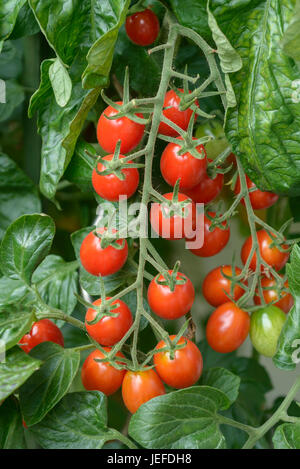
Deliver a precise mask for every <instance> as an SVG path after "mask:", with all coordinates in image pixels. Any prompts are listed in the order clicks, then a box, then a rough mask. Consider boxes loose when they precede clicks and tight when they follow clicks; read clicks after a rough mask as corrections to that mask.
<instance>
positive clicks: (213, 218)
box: [205, 210, 229, 231]
mask: <svg viewBox="0 0 300 469" xmlns="http://www.w3.org/2000/svg"><path fill="white" fill-rule="evenodd" d="M205 216H206V218H208V220H210V222H211V224H210V227H209V231H214V229H215V228H220V230H223V231H226V230H228V228H229V225H228V221H227V219H225V220H223V216H222V215H221V213H220V212H218V211H216V212H210V211H209V210H206V211H205Z"/></svg>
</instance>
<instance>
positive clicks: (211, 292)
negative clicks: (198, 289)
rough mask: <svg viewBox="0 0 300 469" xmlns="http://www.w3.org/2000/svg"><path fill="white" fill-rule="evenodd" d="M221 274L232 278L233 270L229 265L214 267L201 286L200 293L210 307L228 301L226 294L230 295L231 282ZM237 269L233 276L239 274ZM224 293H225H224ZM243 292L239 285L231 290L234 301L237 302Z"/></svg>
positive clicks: (239, 270) (239, 271)
mask: <svg viewBox="0 0 300 469" xmlns="http://www.w3.org/2000/svg"><path fill="white" fill-rule="evenodd" d="M222 272H223V273H224V274H225V275H228V276H230V277H232V274H233V270H232V267H231V266H230V265H222V266H220V267H216V268H215V269H213V270H212V271H210V272H209V273H208V274H207V275H206V277H205V279H204V282H203V284H202V292H203V296H204V298H205V299H206V301H207V302H208V303H209V304H210V305H212V306H215V307H217V306H220V305H222V304H223V303H227V302H228V301H230V299H229V298H228V296H227V295H226V293H228V294H230V287H231V280H230V279H228V278H226V277H224V276H223V275H222ZM241 272H242V271H241V269H240V268H239V267H236V268H235V275H236V276H237V275H239V274H240V273H241ZM225 292H226V293H225ZM244 293H245V290H244V289H243V288H242V287H240V286H239V285H235V287H234V290H233V296H234V301H237V300H238V299H239V298H240V297H241V296H242V295H243V294H244Z"/></svg>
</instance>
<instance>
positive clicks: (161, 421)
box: [129, 386, 230, 449]
mask: <svg viewBox="0 0 300 469" xmlns="http://www.w3.org/2000/svg"><path fill="white" fill-rule="evenodd" d="M229 405H230V400H229V399H228V397H227V396H226V394H224V393H223V392H221V391H219V390H218V389H214V388H210V387H208V386H195V387H192V388H187V389H182V390H179V391H175V392H171V393H168V394H165V395H164V396H159V397H156V398H154V399H151V400H150V401H148V402H146V403H145V404H143V405H142V406H141V407H140V408H139V409H138V411H137V412H136V413H135V414H134V415H133V416H132V418H131V421H130V424H129V435H130V436H131V437H132V438H133V439H134V440H136V441H137V442H138V443H139V444H140V445H142V446H143V447H144V448H151V449H156V448H164V449H183V448H184V449H213V448H224V447H225V439H224V436H223V435H222V433H221V432H220V429H219V424H218V414H217V412H218V410H222V409H225V408H227V407H229Z"/></svg>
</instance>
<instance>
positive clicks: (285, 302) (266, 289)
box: [254, 277, 294, 314]
mask: <svg viewBox="0 0 300 469" xmlns="http://www.w3.org/2000/svg"><path fill="white" fill-rule="evenodd" d="M261 286H262V288H263V296H264V299H265V302H266V303H267V304H268V303H271V302H273V301H276V303H274V306H277V308H279V309H281V310H282V311H284V312H285V313H286V314H287V313H288V312H289V311H290V309H291V308H292V306H293V304H294V298H293V296H292V295H291V294H290V293H287V292H285V291H283V292H282V296H281V299H279V294H278V291H277V290H276V280H275V278H274V277H270V278H268V277H263V278H262V279H261ZM284 286H285V288H286V289H288V288H289V283H288V281H286V282H285V283H284ZM272 287H274V289H272ZM277 300H278V301H277ZM254 303H255V304H256V305H260V304H261V299H260V296H259V295H258V290H256V296H255V297H254Z"/></svg>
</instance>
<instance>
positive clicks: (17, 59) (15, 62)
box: [0, 41, 23, 110]
mask: <svg viewBox="0 0 300 469" xmlns="http://www.w3.org/2000/svg"><path fill="white" fill-rule="evenodd" d="M22 69H23V49H22V47H21V44H20V43H19V42H18V41H5V43H4V45H3V49H2V52H1V54H0V77H1V78H3V80H9V79H10V78H18V76H19V75H20V74H21V73H22ZM2 109H3V110H4V107H2Z"/></svg>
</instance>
